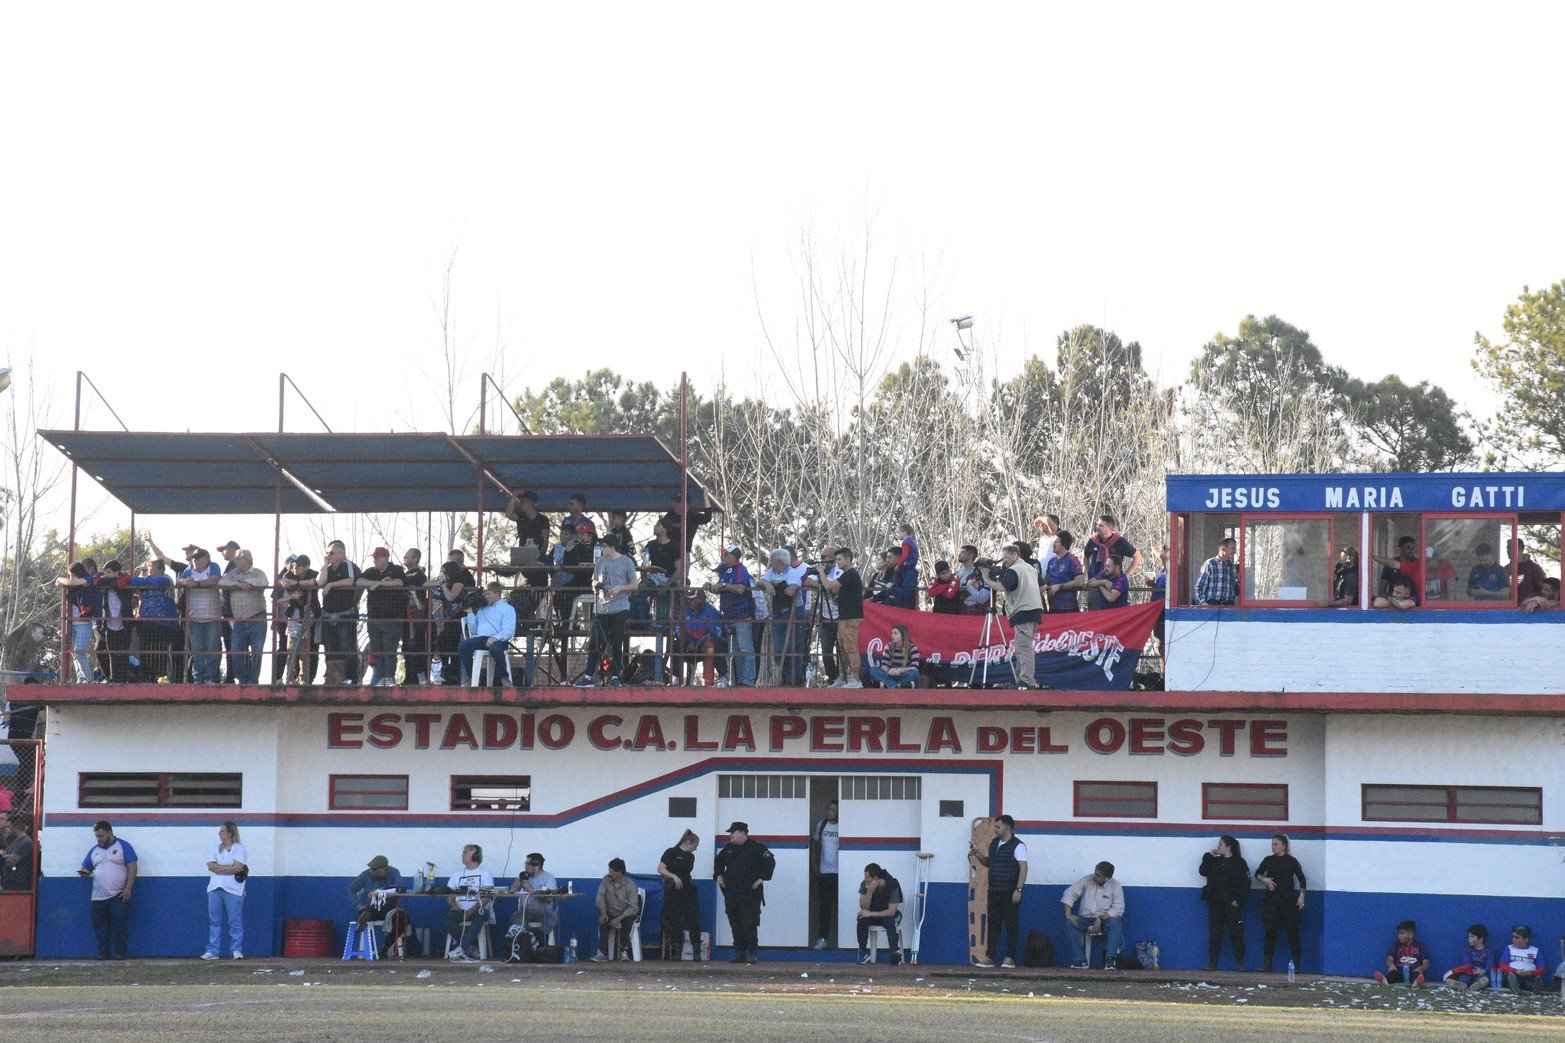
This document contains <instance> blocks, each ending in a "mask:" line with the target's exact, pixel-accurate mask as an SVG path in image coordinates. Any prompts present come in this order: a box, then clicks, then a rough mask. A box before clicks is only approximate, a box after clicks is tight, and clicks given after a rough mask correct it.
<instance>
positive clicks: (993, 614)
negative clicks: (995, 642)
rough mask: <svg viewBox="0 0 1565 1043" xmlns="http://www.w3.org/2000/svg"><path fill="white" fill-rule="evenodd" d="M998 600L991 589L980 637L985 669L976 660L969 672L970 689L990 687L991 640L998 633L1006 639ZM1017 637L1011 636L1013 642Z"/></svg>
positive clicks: (968, 683)
mask: <svg viewBox="0 0 1565 1043" xmlns="http://www.w3.org/2000/svg"><path fill="white" fill-rule="evenodd" d="M996 600H997V599H996V598H995V591H994V590H993V589H991V590H990V592H989V603H988V606H987V607H986V608H985V610H984V628H983V631H982V632H981V633H980V634H979V636H978V647H979V648H981V649H982V650H983V669H982V671H980V670H979V664H978V660H977V659H974V660H973V665H972V666H971V667H970V668H969V669H968V671H967V687H969V688H988V687H989V644H990V640H991V638H992V637H993V636H994V634H995V633H996V632H998V633H999V635H1000V637H1001V638H1002V639H1003V638H1004V637H1005V625H1004V624H1003V623H1001V622H1000V618H999V611H998V609H997V608H996V607H995V601H996ZM1015 637H1016V635H1015V634H1014V633H1013V634H1012V635H1011V638H1012V640H1015ZM980 673H981V674H982V677H983V681H982V683H979V681H978V679H979V676H980Z"/></svg>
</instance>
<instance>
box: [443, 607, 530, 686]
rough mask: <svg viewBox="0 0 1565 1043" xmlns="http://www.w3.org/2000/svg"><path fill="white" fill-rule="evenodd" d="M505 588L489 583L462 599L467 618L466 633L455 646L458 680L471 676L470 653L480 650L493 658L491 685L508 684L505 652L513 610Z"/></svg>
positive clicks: (513, 626) (513, 629)
mask: <svg viewBox="0 0 1565 1043" xmlns="http://www.w3.org/2000/svg"><path fill="white" fill-rule="evenodd" d="M504 594H505V588H504V587H502V586H501V585H500V584H499V583H490V584H489V586H488V587H487V588H486V589H485V590H484V592H483V593H482V594H479V593H477V592H476V591H475V592H473V593H471V594H469V595H468V596H467V597H466V598H465V599H464V600H463V602H462V609H463V610H464V611H465V612H466V613H467V614H468V616H469V617H470V618H469V620H468V625H467V627H468V635H469V636H467V637H464V638H463V639H462V642H461V643H460V644H459V645H457V655H458V656H460V657H461V660H462V681H463V683H464V684H465V683H467V680H468V678H470V677H472V676H473V669H474V663H473V654H474V653H475V652H484V653H487V654H488V655H490V656H493V657H494V663H495V670H494V674H493V678H494V686H495V687H496V688H498V687H500V686H501V685H502V684H509V683H510V680H511V659H510V656H508V655H507V654H506V649H507V648H508V647H509V646H510V643H511V638H513V637H515V636H516V609H514V608H512V607H511V606H510V603H509V602H507V601H506V600H505V599H504V596H503V595H504Z"/></svg>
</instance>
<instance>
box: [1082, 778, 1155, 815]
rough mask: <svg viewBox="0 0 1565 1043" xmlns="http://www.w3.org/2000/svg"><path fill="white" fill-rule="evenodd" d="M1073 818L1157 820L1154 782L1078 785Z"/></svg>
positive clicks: (1088, 783)
mask: <svg viewBox="0 0 1565 1043" xmlns="http://www.w3.org/2000/svg"><path fill="white" fill-rule="evenodd" d="M1076 817H1077V818H1157V783H1155V782H1078V783H1076Z"/></svg>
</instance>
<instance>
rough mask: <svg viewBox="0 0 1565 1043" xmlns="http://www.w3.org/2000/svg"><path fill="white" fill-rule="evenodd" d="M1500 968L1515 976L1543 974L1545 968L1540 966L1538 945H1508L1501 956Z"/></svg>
mask: <svg viewBox="0 0 1565 1043" xmlns="http://www.w3.org/2000/svg"><path fill="white" fill-rule="evenodd" d="M1499 966H1500V970H1502V971H1508V972H1511V973H1513V974H1534V975H1538V976H1542V974H1543V968H1542V967H1540V966H1538V947H1537V946H1536V945H1507V946H1506V947H1505V951H1504V952H1503V953H1502V954H1501V956H1500V964H1499Z"/></svg>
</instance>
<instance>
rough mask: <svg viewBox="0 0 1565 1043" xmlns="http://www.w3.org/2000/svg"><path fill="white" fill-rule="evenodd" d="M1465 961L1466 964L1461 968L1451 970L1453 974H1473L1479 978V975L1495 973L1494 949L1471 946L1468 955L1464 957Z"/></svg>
mask: <svg viewBox="0 0 1565 1043" xmlns="http://www.w3.org/2000/svg"><path fill="white" fill-rule="evenodd" d="M1464 959H1465V960H1466V962H1465V963H1463V964H1462V965H1461V966H1460V967H1452V968H1451V973H1452V974H1471V975H1474V976H1477V975H1479V974H1493V973H1494V950H1493V949H1489V948H1485V947H1484V946H1481V945H1480V946H1478V947H1476V948H1475V947H1473V946H1471V945H1469V946H1468V947H1467V955H1466V956H1465V957H1464Z"/></svg>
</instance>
